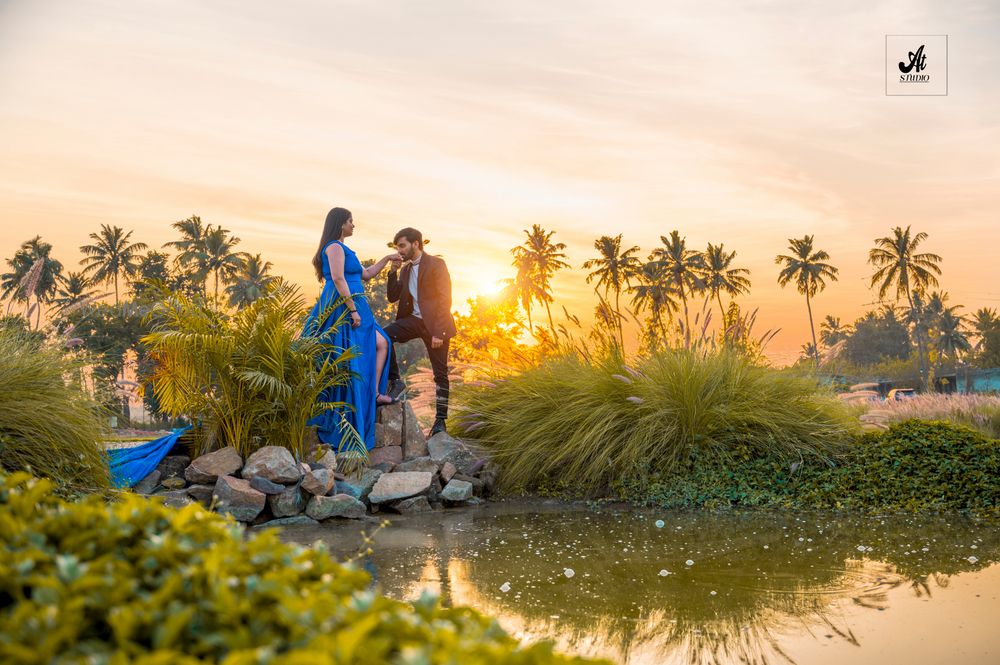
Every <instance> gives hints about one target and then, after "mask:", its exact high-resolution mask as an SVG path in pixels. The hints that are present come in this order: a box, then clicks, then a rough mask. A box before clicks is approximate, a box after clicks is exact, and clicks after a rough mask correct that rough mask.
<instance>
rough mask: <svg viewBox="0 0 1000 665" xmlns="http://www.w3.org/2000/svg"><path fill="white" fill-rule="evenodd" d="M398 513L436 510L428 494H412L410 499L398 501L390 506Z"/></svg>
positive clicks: (405, 513)
mask: <svg viewBox="0 0 1000 665" xmlns="http://www.w3.org/2000/svg"><path fill="white" fill-rule="evenodd" d="M390 508H392V509H393V510H395V511H396V512H397V513H400V514H402V515H409V514H411V513H429V512H431V511H432V510H434V509H433V508H432V507H431V504H430V502H429V501H428V500H427V497H426V496H411V497H410V498H409V499H403V500H402V501H397V502H396V503H394V504H392V505H391V506H390Z"/></svg>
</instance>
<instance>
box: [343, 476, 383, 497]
mask: <svg viewBox="0 0 1000 665" xmlns="http://www.w3.org/2000/svg"><path fill="white" fill-rule="evenodd" d="M381 477H382V471H380V470H378V469H365V470H364V472H362V474H361V476H360V477H352V478H346V479H344V480H338V481H337V494H351V495H352V496H353V495H356V497H357V498H358V499H360V500H361V501H364V500H366V499H367V498H368V495H369V494H371V491H372V488H373V487H375V483H376V482H378V479H379V478H381ZM341 485H350V486H351V488H352V489H350V490H348V489H341Z"/></svg>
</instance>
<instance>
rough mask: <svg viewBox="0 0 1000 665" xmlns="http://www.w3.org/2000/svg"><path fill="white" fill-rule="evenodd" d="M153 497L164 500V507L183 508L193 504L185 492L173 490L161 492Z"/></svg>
mask: <svg viewBox="0 0 1000 665" xmlns="http://www.w3.org/2000/svg"><path fill="white" fill-rule="evenodd" d="M153 496H156V497H159V498H161V499H163V505H165V506H168V507H170V508H183V507H184V506H189V505H191V504H192V503H193V501H192V500H191V497H189V496H188V494H187V492H186V491H184V490H171V491H169V492H159V493H157V494H154V495H153Z"/></svg>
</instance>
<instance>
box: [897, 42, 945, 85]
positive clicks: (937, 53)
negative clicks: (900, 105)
mask: <svg viewBox="0 0 1000 665" xmlns="http://www.w3.org/2000/svg"><path fill="white" fill-rule="evenodd" d="M885 94H886V95H921V96H927V95H942V96H943V95H947V94H948V35H886V36H885Z"/></svg>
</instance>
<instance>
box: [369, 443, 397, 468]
mask: <svg viewBox="0 0 1000 665" xmlns="http://www.w3.org/2000/svg"><path fill="white" fill-rule="evenodd" d="M402 461H403V448H402V447H401V446H383V447H381V448H372V449H371V450H370V451H368V466H380V465H382V464H389V465H391V467H390V468H392V467H395V466H396V465H397V464H399V463H400V462H402Z"/></svg>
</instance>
